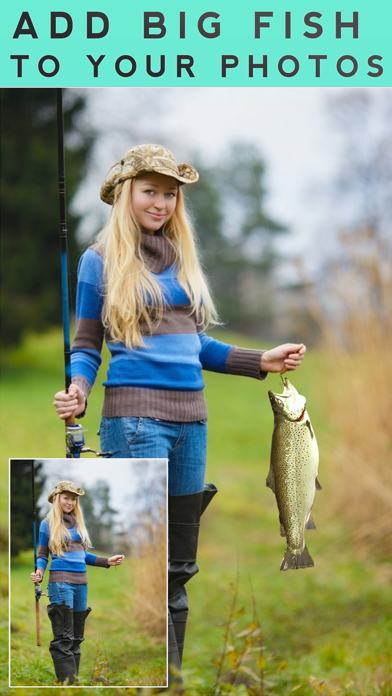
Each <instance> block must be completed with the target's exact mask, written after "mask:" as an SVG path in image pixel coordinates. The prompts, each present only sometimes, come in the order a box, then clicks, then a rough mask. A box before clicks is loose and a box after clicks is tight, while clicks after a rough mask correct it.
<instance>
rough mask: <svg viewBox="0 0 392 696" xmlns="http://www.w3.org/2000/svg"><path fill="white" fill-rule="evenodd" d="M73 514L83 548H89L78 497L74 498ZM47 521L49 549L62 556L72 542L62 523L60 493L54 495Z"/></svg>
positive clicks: (89, 544) (89, 542)
mask: <svg viewBox="0 0 392 696" xmlns="http://www.w3.org/2000/svg"><path fill="white" fill-rule="evenodd" d="M70 514H71V515H73V516H74V518H75V522H76V529H77V531H78V534H79V536H80V538H81V540H82V543H83V546H84V548H85V549H88V548H91V546H92V544H91V541H90V537H89V535H88V532H87V529H86V526H85V524H84V519H83V512H82V508H81V507H80V505H79V498H76V503H75V507H74V509H73V510H72V512H71V513H70ZM46 519H47V521H48V523H49V544H48V545H49V550H50V552H51V553H53V554H55V555H56V556H64V552H65V551H66V550H67V548H69V546H70V544H71V542H72V535H71V532H70V530H69V529H67V527H66V526H65V524H64V520H63V511H62V509H61V506H60V494H57V495H56V496H55V497H54V500H53V504H52V507H51V509H50V511H49V513H48V515H47V517H46Z"/></svg>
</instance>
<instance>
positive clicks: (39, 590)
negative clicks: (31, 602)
mask: <svg viewBox="0 0 392 696" xmlns="http://www.w3.org/2000/svg"><path fill="white" fill-rule="evenodd" d="M42 595H43V596H44V597H49V595H47V594H45V592H42V587H41V585H40V584H39V583H38V585H35V601H36V602H39V600H40V599H41V597H42Z"/></svg>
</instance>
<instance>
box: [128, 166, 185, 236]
mask: <svg viewBox="0 0 392 696" xmlns="http://www.w3.org/2000/svg"><path fill="white" fill-rule="evenodd" d="M177 194H178V181H177V180H176V179H174V178H173V177H172V176H165V174H158V173H157V172H151V173H150V172H146V173H145V174H142V175H141V176H138V177H137V179H134V180H133V182H132V193H131V197H132V208H133V212H134V214H135V217H136V220H137V221H138V223H139V225H140V227H141V229H142V230H143V232H148V233H149V234H154V232H157V230H159V229H160V228H161V227H162V225H164V224H165V223H166V222H168V221H169V220H170V218H171V216H172V215H173V213H174V210H175V208H176V204H177Z"/></svg>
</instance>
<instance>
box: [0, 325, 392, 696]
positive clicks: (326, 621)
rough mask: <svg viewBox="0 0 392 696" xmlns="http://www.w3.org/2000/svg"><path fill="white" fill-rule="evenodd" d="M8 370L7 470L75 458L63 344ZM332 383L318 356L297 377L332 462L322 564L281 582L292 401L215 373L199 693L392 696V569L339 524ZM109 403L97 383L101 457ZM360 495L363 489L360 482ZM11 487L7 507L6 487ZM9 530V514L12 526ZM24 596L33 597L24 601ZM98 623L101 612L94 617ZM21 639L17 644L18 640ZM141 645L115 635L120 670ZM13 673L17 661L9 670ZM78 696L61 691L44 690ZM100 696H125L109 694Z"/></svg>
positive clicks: (195, 675)
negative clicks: (284, 418)
mask: <svg viewBox="0 0 392 696" xmlns="http://www.w3.org/2000/svg"><path fill="white" fill-rule="evenodd" d="M225 340H227V341H232V340H233V341H234V342H236V343H237V344H239V345H249V346H250V347H253V346H254V345H255V344H254V343H252V342H249V341H245V340H244V339H241V338H239V337H232V336H225ZM4 359H5V360H6V368H7V369H6V371H5V372H4V378H3V384H2V394H3V408H4V415H3V417H2V419H1V427H2V447H3V450H2V452H3V454H2V461H3V464H5V461H6V459H8V457H25V456H26V457H40V456H45V457H46V458H49V457H62V456H64V448H63V426H62V424H61V423H59V422H57V420H56V416H55V413H54V409H53V407H52V406H51V402H52V395H53V393H54V391H56V390H57V389H59V388H61V384H62V365H61V360H62V359H61V336H60V335H59V334H58V333H56V332H53V333H51V334H49V335H48V336H46V337H45V340H43V339H37V338H31V339H29V341H28V342H26V343H25V345H24V346H23V348H22V349H20V350H19V351H17V352H15V353H13V354H11V355H8V356H7V355H6V356H5V358H4ZM328 378H329V375H328V374H327V370H326V361H325V359H324V357H323V355H322V354H321V353H317V352H316V351H314V352H312V351H309V353H308V356H307V358H306V361H305V364H304V366H303V367H302V368H301V370H300V371H299V372H298V373H297V374H296V375H295V376H293V379H292V381H293V383H294V384H295V386H296V387H297V389H298V390H299V391H300V392H301V393H303V394H305V395H306V396H307V399H308V409H309V413H310V416H311V418H312V424H313V426H314V429H315V432H316V435H317V438H318V441H319V447H320V453H321V461H320V481H321V483H322V485H323V490H322V491H320V492H319V493H317V498H316V501H315V505H314V518H315V522H316V525H317V531H316V532H314V531H309V532H308V533H307V542H308V548H309V551H310V553H311V555H312V557H313V559H314V562H315V567H314V568H313V569H308V570H303V571H298V572H290V571H289V572H287V573H281V572H280V571H279V566H280V562H281V559H282V556H283V552H284V540H283V539H282V538H281V537H280V536H279V524H278V515H277V509H276V503H275V499H274V496H273V494H272V492H271V491H270V490H269V489H267V488H266V486H265V478H266V475H267V472H268V459H269V449H270V442H271V433H272V427H273V418H272V411H271V409H270V405H269V400H268V397H267V390H268V389H271V388H272V389H273V390H274V391H281V388H280V378H279V377H277V376H272V375H270V376H269V377H268V379H267V382H265V383H260V382H257V381H256V380H250V379H240V378H238V377H231V376H225V377H224V376H222V375H216V374H206V375H205V381H206V396H207V401H208V406H209V412H210V418H209V457H208V470H207V480H209V481H212V482H213V483H215V484H216V485H217V486H218V488H219V494H218V495H217V496H216V497H215V498H214V500H213V502H212V503H211V506H210V508H209V509H208V510H207V511H206V512H205V515H204V519H203V524H202V528H201V537H200V553H199V565H200V573H199V575H198V576H197V577H196V578H194V579H193V580H192V582H191V583H190V585H189V595H190V605H191V615H190V620H189V625H188V629H187V645H186V654H185V659H184V666H183V667H184V678H185V683H186V686H187V690H188V691H190V692H191V693H198V694H202V695H206V696H207V695H208V694H210V695H212V694H217V693H221V692H223V691H225V692H226V691H227V692H229V691H230V690H233V689H234V692H235V693H236V694H245V693H246V688H248V689H251V688H253V692H252V691H248V693H254V694H259V696H262V694H280V695H282V696H283V695H286V694H290V693H294V694H298V696H309V695H311V694H314V693H320V694H321V693H322V694H326V695H327V696H332V695H333V694H345V695H347V696H359V695H360V696H391V694H392V668H391V665H392V619H391V610H390V606H391V580H392V564H391V559H390V558H385V557H383V556H382V555H380V554H377V555H376V554H372V553H371V552H367V554H366V555H363V554H361V553H360V551H358V550H357V549H356V548H355V547H354V546H353V544H352V543H351V542H352V536H351V530H350V528H349V527H348V526H347V522H346V520H345V518H344V517H343V516H338V515H337V514H336V508H335V506H334V496H335V495H336V487H337V486H339V469H338V468H337V467H336V466H335V465H334V462H333V461H332V460H331V452H332V451H333V450H332V448H331V441H333V439H334V437H335V431H334V426H333V421H332V420H331V418H330V415H331V414H330V411H329V409H330V403H329V402H328V401H327V400H326V398H325V389H324V386H325V380H328ZM101 381H102V379H101V380H99V382H98V384H99V383H100V382H101ZM101 400H102V388H101V387H100V386H97V388H96V389H95V390H94V392H93V396H92V398H91V399H90V403H89V410H88V415H87V418H86V427H88V428H90V432H89V433H88V434H87V438H88V444H89V445H90V446H93V447H94V446H95V445H96V444H97V438H96V436H95V433H96V431H97V429H98V425H99V412H100V406H101ZM81 465H82V463H81ZM352 485H353V486H355V480H353V481H352ZM2 486H3V488H2V501H3V502H5V501H6V496H7V484H6V477H5V476H3V477H2ZM365 504H366V503H365ZM3 508H4V505H3ZM6 521H7V516H6V514H5V513H3V517H2V523H3V525H4V524H6ZM21 563H22V561H21ZM16 572H17V573H18V572H19V569H18V570H17V571H16ZM96 575H97V576H99V573H96ZM99 582H100V580H99ZM233 585H234V586H236V585H238V589H237V595H238V596H237V597H236V610H237V613H238V616H237V618H235V619H232V621H231V634H230V635H231V639H230V640H231V641H232V645H230V643H229V642H227V643H226V647H227V646H229V651H228V653H227V655H226V657H225V659H224V665H223V667H222V670H221V676H222V675H223V676H224V675H225V674H227V675H228V676H227V680H226V682H225V685H224V687H223V691H222V689H221V688H217V687H214V684H215V681H216V676H217V672H218V669H219V667H218V665H217V664H216V663H217V662H218V663H219V661H220V658H219V655H220V654H221V652H222V648H223V636H224V634H225V631H226V632H227V630H228V627H227V622H228V617H229V616H230V611H231V610H230V606H231V605H232V601H233V597H234V595H233ZM22 597H23V591H22V592H21V601H22ZM29 601H30V600H29ZM254 605H255V606H256V610H257V616H258V622H259V624H258V623H257V620H255V616H254ZM5 609H6V604H5ZM21 611H22V608H21ZM231 613H232V614H233V611H232V612H231ZM3 616H4V619H3V621H4V623H3V626H5V625H6V618H5V615H4V614H3ZM92 617H93V614H92V615H91V619H92ZM98 618H99V616H98V612H96V619H95V620H97V621H98ZM21 622H22V623H23V619H21ZM255 627H257V630H255ZM259 627H260V628H261V634H262V645H263V648H261V647H260V633H259V632H258V631H259ZM252 630H253V631H254V635H256V634H257V636H258V642H257V644H256V643H255V644H254V645H252V646H251V649H248V648H249V644H247V645H246V634H247V635H248V636H249V635H252ZM238 634H240V635H239V636H238ZM241 634H242V635H241ZM13 637H14V638H15V640H18V633H16V634H15V635H14V634H13ZM89 642H90V641H89ZM92 643H93V642H92V641H91V646H90V647H89V648H88V647H87V641H86V643H85V644H84V645H85V649H84V652H83V661H84V666H83V670H84V674H85V675H86V678H87V675H89V674H91V671H92V670H93V668H94V659H95V654H94V651H93V650H92V648H93V644H92ZM131 643H132V641H131ZM131 643H129V644H127V645H126V649H125V650H123V646H122V645H121V644H120V643H119V642H118V641H117V638H116V644H115V646H114V649H113V655H111V660H112V659H113V658H115V657H116V655H117V654H118V653H120V652H122V654H123V655H124V658H125V661H124V665H123V669H124V670H126V669H128V666H127V664H126V663H127V660H129V661H130V660H131V659H132V658H131V657H129V658H128V657H127V655H128V651H129V655H130V654H131V650H132V649H133V647H134V645H133V643H132V645H131ZM3 645H4V646H5V648H6V644H5V643H4V644H3ZM88 650H92V652H88ZM252 650H254V651H255V652H252ZM28 653H29V651H28V649H27V648H26V654H28ZM241 654H242V655H244V659H246V663H245V662H244V664H243V666H244V667H246V670H247V671H246V670H244V671H242V672H238V674H237V676H236V684H235V686H234V687H233V686H232V685H231V684H230V682H231V681H233V676H231V677H230V676H229V673H230V672H231V670H232V667H233V664H235V659H234V658H233V655H234V656H235V655H240V656H241ZM40 659H43V658H40ZM252 660H253V662H252ZM5 663H6V660H4V665H5V666H6V664H5ZM237 664H238V663H237ZM15 667H16V665H15ZM110 669H113V671H115V670H116V669H120V668H117V667H116V668H115V667H112V666H110ZM231 674H232V672H231ZM70 692H71V690H69V689H68V690H65V689H62V690H61V691H59V690H53V691H52V690H48V691H47V692H46V693H48V694H50V693H53V694H59V693H61V694H63V693H70ZM89 692H91V690H89V691H87V690H86V691H83V690H80V693H85V694H87V693H89ZM100 692H101V693H106V692H107V693H108V694H109V693H111V694H113V691H111V690H105V689H101V690H100ZM10 693H13V690H11V691H10ZM21 693H23V690H18V691H16V690H15V695H16V694H18V696H20V694H21ZM26 693H29V695H30V696H32V695H33V694H35V693H37V694H38V690H37V691H36V692H35V690H31V689H29V690H28V691H27V690H26Z"/></svg>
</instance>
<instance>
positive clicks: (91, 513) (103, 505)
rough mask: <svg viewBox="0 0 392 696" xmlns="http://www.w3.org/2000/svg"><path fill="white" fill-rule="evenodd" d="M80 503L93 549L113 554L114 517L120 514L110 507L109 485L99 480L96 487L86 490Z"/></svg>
mask: <svg viewBox="0 0 392 696" xmlns="http://www.w3.org/2000/svg"><path fill="white" fill-rule="evenodd" d="M85 490H86V489H85ZM80 502H81V506H82V509H83V516H84V521H85V523H86V527H87V530H88V533H89V535H90V539H91V543H92V545H93V548H94V549H98V550H99V551H107V552H108V553H111V552H112V550H113V540H114V531H113V527H114V524H115V520H114V516H115V515H117V514H118V513H117V510H114V509H113V508H112V507H111V505H110V487H109V485H108V483H107V482H106V481H101V480H98V481H97V482H96V484H95V486H90V488H89V489H88V490H86V492H85V495H84V496H83V498H82V499H81V501H80ZM93 553H95V552H94V551H93Z"/></svg>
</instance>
